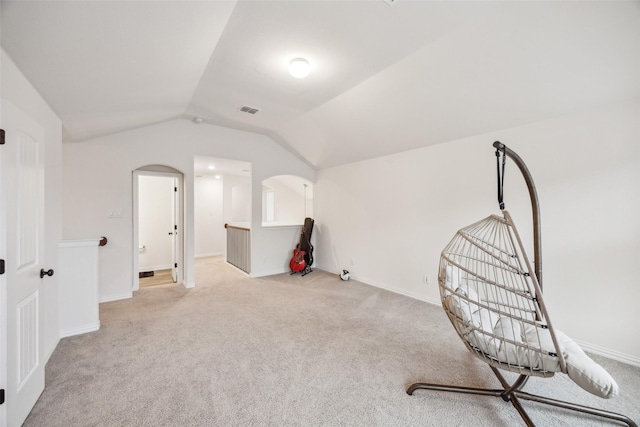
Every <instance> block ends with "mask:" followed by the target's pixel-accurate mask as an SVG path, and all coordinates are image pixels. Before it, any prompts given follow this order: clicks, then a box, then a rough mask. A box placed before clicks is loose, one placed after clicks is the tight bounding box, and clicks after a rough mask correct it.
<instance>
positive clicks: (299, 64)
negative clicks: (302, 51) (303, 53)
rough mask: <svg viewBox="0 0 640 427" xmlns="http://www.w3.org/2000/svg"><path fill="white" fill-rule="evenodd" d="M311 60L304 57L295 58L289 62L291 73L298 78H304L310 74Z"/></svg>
mask: <svg viewBox="0 0 640 427" xmlns="http://www.w3.org/2000/svg"><path fill="white" fill-rule="evenodd" d="M309 71H310V66H309V61H307V60H306V59H304V58H294V59H292V60H291V62H289V74H291V75H292V76H293V77H295V78H297V79H303V78H305V77H307V76H308V75H309Z"/></svg>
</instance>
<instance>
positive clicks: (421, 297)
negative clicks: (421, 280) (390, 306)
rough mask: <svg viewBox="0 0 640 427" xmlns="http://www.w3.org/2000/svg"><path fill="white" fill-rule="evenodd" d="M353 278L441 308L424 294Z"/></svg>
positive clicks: (352, 276) (438, 303) (322, 268)
mask: <svg viewBox="0 0 640 427" xmlns="http://www.w3.org/2000/svg"><path fill="white" fill-rule="evenodd" d="M317 268H318V269H320V270H324V271H326V272H328V273H335V274H336V275H339V273H338V272H334V271H333V270H331V269H329V268H325V267H320V266H318V267H317ZM351 278H352V279H353V280H356V281H358V282H360V283H364V284H365V285H369V286H373V287H374V288H380V289H384V290H385V291H389V292H393V293H394V294H398V295H404V296H405V297H409V298H413V299H416V300H418V301H423V302H428V303H429V304H435V305H437V306H441V304H440V300H438V301H432V300H431V299H430V298H427V297H425V296H424V295H422V294H418V293H414V292H408V291H406V290H404V289H399V288H396V287H394V286H391V285H387V284H386V283H380V282H376V281H375V280H371V279H367V278H364V277H359V276H354V275H351Z"/></svg>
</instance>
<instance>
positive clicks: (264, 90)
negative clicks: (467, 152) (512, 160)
mask: <svg viewBox="0 0 640 427" xmlns="http://www.w3.org/2000/svg"><path fill="white" fill-rule="evenodd" d="M1 14H2V21H1V25H2V28H1V39H0V41H1V43H2V46H3V48H4V49H5V51H6V52H7V53H8V54H9V56H10V57H11V58H12V59H13V60H14V61H15V62H16V64H17V65H18V67H19V68H20V69H21V70H22V71H23V73H24V74H25V75H26V76H27V77H28V78H29V79H30V80H31V82H32V83H33V84H34V86H35V87H36V88H37V89H38V90H39V91H40V93H41V94H42V96H43V97H44V98H45V99H46V100H47V102H48V103H49V104H50V105H51V107H52V108H53V109H54V111H55V112H56V113H57V114H58V115H59V117H60V118H61V119H62V122H63V126H64V131H65V139H66V140H69V141H83V140H86V139H90V138H93V137H96V136H101V135H106V134H110V133H114V132H119V131H122V130H126V129H131V128H136V127H141V126H146V125H149V124H153V123H158V122H162V121H166V120H171V119H174V118H177V117H188V118H192V117H195V116H197V117H202V118H204V119H205V122H207V123H211V124H217V125H222V126H228V127H232V128H236V129H242V130H248V131H253V132H258V133H261V134H265V135H268V136H270V137H272V138H273V139H274V140H275V141H276V142H278V143H280V144H282V145H283V146H284V147H285V148H287V149H288V150H290V151H292V152H293V153H295V154H296V155H297V156H299V157H300V158H302V159H304V160H305V161H307V162H308V163H309V164H311V165H312V166H314V167H315V168H318V169H320V168H326V167H331V166H335V165H340V164H344V163H349V162H353V161H358V160H363V159H368V158H373V157H377V156H381V155H386V154H391V153H395V152H400V151H405V150H409V149H412V148H417V147H422V146H427V145H431V144H437V143H441V142H446V141H449V140H452V139H456V138H462V137H466V136H472V135H477V134H480V133H484V132H488V131H493V130H498V129H504V128H508V127H512V126H517V125H521V124H525V123H529V122H535V121H538V120H543V119H546V118H549V117H554V116H558V115H563V114H569V113H573V112H578V111H582V110H586V109H591V108H595V107H598V106H602V105H608V104H611V103H615V102H619V101H622V100H625V99H630V98H637V97H640V2H639V1H620V2H614V1H600V2H597V1H596V2H583V1H551V2H521V1H514V2H509V1H499V2H490V1H469V2H465V1H416V0H413V1H412V0H397V1H396V2H395V3H394V4H393V5H392V6H390V5H389V4H388V3H387V2H386V1H384V0H359V1H358V0H354V1H340V0H337V1H312V0H298V1H269V0H263V1H258V0H256V1H245V0H240V1H237V2H235V1H223V0H209V1H139V2H138V1H100V0H94V1H56V0H48V1H42V2H39V1H25V0H22V1H4V0H3V1H2V3H1ZM297 56H304V57H306V58H308V59H309V61H310V63H311V65H312V72H311V74H310V75H309V77H307V78H306V79H302V80H298V79H294V78H293V77H291V76H290V75H288V73H287V70H286V65H287V63H288V61H289V60H290V59H292V58H294V57H297ZM242 105H250V106H253V107H257V108H260V110H261V111H260V112H258V113H257V114H255V115H250V114H246V113H242V112H240V111H239V108H240V106H242Z"/></svg>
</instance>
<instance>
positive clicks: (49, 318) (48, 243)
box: [0, 50, 99, 361]
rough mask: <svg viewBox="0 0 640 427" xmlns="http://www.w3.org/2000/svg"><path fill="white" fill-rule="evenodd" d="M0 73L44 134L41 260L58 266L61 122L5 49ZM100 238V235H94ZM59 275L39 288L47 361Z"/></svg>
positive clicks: (56, 331) (7, 91) (56, 332)
mask: <svg viewBox="0 0 640 427" xmlns="http://www.w3.org/2000/svg"><path fill="white" fill-rule="evenodd" d="M0 62H1V67H2V68H1V71H0V73H1V74H0V75H1V76H2V83H1V85H2V86H1V87H2V98H4V99H7V100H9V101H11V102H12V103H13V104H15V105H16V106H17V107H18V108H20V109H21V110H22V111H23V112H24V113H26V114H27V115H28V116H29V117H31V118H32V119H34V120H35V121H36V122H37V123H38V124H40V125H41V126H42V127H43V129H44V132H45V135H44V163H45V177H44V182H45V184H44V193H45V194H44V203H45V224H44V240H45V253H44V259H43V260H41V263H42V266H43V267H46V268H47V269H49V268H53V269H54V270H56V269H57V268H58V243H59V242H60V240H61V237H62V232H61V222H62V220H61V201H60V191H61V190H60V189H61V177H60V164H61V156H62V154H61V145H62V124H61V122H60V119H59V118H58V117H57V116H56V114H55V113H54V112H53V111H52V110H51V108H49V106H48V105H47V103H46V102H45V101H44V99H42V97H41V96H40V94H39V93H38V92H37V91H36V90H35V89H34V87H33V86H32V85H31V83H29V81H28V80H27V79H26V78H25V77H24V76H23V75H22V73H21V72H20V70H19V69H18V68H17V67H16V65H15V64H14V63H13V61H12V60H11V59H10V58H9V56H7V55H6V53H5V52H4V50H2V52H1V57H0ZM97 237H99V236H97ZM58 283H59V281H58V277H57V276H56V275H55V274H54V275H53V276H52V277H50V278H48V279H47V286H44V287H43V288H42V294H41V303H42V311H41V316H40V328H41V329H40V330H41V331H42V334H41V337H42V342H41V343H40V344H41V354H40V356H41V357H42V360H44V361H46V360H48V358H49V356H50V354H51V352H53V350H54V348H55V346H56V345H57V343H58V340H59V338H60V328H59V323H58V287H59V284H58Z"/></svg>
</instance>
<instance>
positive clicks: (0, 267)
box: [0, 259, 4, 274]
mask: <svg viewBox="0 0 640 427" xmlns="http://www.w3.org/2000/svg"><path fill="white" fill-rule="evenodd" d="M0 274H4V260H3V259H0Z"/></svg>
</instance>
